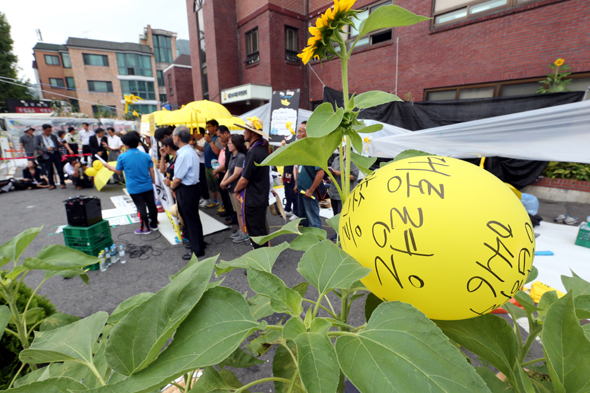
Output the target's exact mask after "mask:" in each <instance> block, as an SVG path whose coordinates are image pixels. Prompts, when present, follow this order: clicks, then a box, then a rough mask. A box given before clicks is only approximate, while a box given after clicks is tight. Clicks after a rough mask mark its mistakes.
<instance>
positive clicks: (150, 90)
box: [121, 81, 156, 100]
mask: <svg viewBox="0 0 590 393" xmlns="http://www.w3.org/2000/svg"><path fill="white" fill-rule="evenodd" d="M121 90H123V94H125V95H129V94H133V95H136V96H139V97H141V98H143V99H144V100H155V99H156V91H155V90H154V82H144V81H121Z"/></svg>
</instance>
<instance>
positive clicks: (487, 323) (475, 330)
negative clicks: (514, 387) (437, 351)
mask: <svg viewBox="0 0 590 393" xmlns="http://www.w3.org/2000/svg"><path fill="white" fill-rule="evenodd" d="M436 324H437V325H438V327H440V328H441V329H442V331H443V333H444V334H446V335H447V336H448V337H450V338H451V339H453V340H454V341H456V342H457V343H458V344H459V345H461V346H463V347H465V348H466V349H468V350H469V351H471V352H473V353H474V354H476V355H478V356H480V357H481V358H482V359H484V360H485V361H486V362H488V363H490V364H491V365H492V366H494V367H496V368H497V369H498V370H500V371H501V372H503V373H504V375H506V376H507V377H508V378H510V379H511V380H513V381H514V375H513V371H512V370H513V368H514V365H515V364H516V361H517V357H518V351H519V348H520V347H519V345H518V339H517V338H516V334H515V333H514V330H513V329H512V326H510V324H509V323H508V322H507V321H506V320H505V319H503V318H500V317H497V316H495V315H493V314H485V315H483V316H481V317H477V318H471V319H464V320H460V321H436Z"/></svg>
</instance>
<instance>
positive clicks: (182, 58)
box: [172, 55, 191, 66]
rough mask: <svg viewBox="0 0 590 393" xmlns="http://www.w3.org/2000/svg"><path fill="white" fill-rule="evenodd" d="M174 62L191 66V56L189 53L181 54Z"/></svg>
mask: <svg viewBox="0 0 590 393" xmlns="http://www.w3.org/2000/svg"><path fill="white" fill-rule="evenodd" d="M172 64H177V65H185V66H190V65H191V57H190V56H189V55H180V56H178V57H177V58H176V60H174V61H173V62H172Z"/></svg>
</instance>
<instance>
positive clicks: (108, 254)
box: [104, 247, 111, 267]
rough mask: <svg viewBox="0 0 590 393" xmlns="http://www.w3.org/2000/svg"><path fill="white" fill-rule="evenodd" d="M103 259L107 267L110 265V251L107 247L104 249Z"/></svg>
mask: <svg viewBox="0 0 590 393" xmlns="http://www.w3.org/2000/svg"><path fill="white" fill-rule="evenodd" d="M104 259H105V262H106V265H107V267H109V266H111V252H110V251H109V248H108V247H105V249H104Z"/></svg>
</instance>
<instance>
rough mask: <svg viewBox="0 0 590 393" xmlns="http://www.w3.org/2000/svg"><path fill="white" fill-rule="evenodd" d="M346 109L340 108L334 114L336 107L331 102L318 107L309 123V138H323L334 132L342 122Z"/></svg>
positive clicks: (307, 128)
mask: <svg viewBox="0 0 590 393" xmlns="http://www.w3.org/2000/svg"><path fill="white" fill-rule="evenodd" d="M342 116H344V109H342V108H338V109H337V110H336V112H334V107H332V104H331V103H329V102H324V103H323V104H321V105H320V106H318V107H317V108H316V109H315V110H314V111H313V113H312V114H311V116H310V117H309V120H308V121H307V127H306V130H307V137H308V138H321V137H323V136H326V135H328V134H330V133H331V132H332V131H334V130H335V129H336V128H338V126H339V125H340V123H341V122H342Z"/></svg>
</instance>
